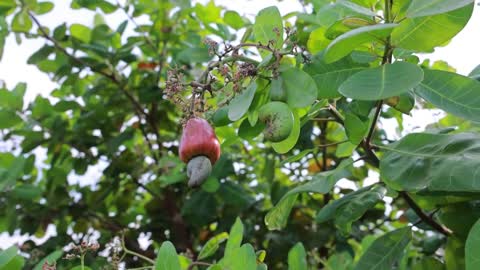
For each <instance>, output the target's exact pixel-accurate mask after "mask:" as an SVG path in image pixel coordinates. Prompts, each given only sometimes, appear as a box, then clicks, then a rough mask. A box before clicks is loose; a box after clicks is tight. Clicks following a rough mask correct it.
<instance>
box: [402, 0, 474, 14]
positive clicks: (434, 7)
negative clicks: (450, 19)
mask: <svg viewBox="0 0 480 270" xmlns="http://www.w3.org/2000/svg"><path fill="white" fill-rule="evenodd" d="M474 2H475V1H474V0H415V1H412V3H411V4H410V6H409V7H408V10H407V17H409V18H414V17H423V16H430V15H436V14H440V13H446V12H449V11H452V10H455V9H459V8H462V7H464V6H466V5H468V4H472V3H474Z"/></svg>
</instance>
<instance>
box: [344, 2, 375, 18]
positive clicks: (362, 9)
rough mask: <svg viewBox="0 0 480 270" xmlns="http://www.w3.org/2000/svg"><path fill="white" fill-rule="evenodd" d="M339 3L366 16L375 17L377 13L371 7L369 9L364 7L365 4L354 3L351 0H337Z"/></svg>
mask: <svg viewBox="0 0 480 270" xmlns="http://www.w3.org/2000/svg"><path fill="white" fill-rule="evenodd" d="M337 3H339V4H340V5H342V6H344V7H346V8H348V9H351V10H353V11H355V12H356V13H359V14H363V15H365V16H369V17H374V16H376V15H377V14H376V13H375V12H374V11H372V10H371V9H368V8H366V7H363V6H360V5H357V4H355V3H352V2H351V1H349V0H340V1H337Z"/></svg>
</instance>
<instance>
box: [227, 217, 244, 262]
mask: <svg viewBox="0 0 480 270" xmlns="http://www.w3.org/2000/svg"><path fill="white" fill-rule="evenodd" d="M228 235H229V236H228V240H227V246H226V247H225V255H224V258H227V257H231V256H235V251H236V250H237V249H238V248H240V245H241V244H242V239H243V223H242V221H241V220H240V218H237V219H236V220H235V223H234V224H233V226H232V228H231V229H230V233H229V234H228Z"/></svg>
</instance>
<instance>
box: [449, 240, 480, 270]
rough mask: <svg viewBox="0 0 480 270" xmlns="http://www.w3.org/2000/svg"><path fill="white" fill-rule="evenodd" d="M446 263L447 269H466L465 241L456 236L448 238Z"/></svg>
mask: <svg viewBox="0 0 480 270" xmlns="http://www.w3.org/2000/svg"><path fill="white" fill-rule="evenodd" d="M477 258H478V257H477ZM445 264H446V266H447V267H446V268H447V270H457V269H466V267H465V266H466V265H465V242H464V241H462V240H460V239H458V238H456V237H449V238H448V239H447V245H446V246H445Z"/></svg>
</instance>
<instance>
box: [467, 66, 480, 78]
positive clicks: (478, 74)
mask: <svg viewBox="0 0 480 270" xmlns="http://www.w3.org/2000/svg"><path fill="white" fill-rule="evenodd" d="M468 77H470V78H472V79H475V80H477V81H478V80H480V65H478V66H476V67H475V68H474V69H473V70H472V71H471V72H470V73H469V74H468Z"/></svg>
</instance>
